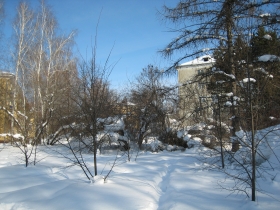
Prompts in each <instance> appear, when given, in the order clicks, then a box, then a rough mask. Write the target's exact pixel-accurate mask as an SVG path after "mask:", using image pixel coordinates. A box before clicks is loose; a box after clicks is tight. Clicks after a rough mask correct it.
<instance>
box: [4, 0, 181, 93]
mask: <svg viewBox="0 0 280 210" xmlns="http://www.w3.org/2000/svg"><path fill="white" fill-rule="evenodd" d="M18 2H19V0H6V2H5V3H6V5H5V9H6V11H5V12H6V24H5V30H6V31H7V34H8V31H9V30H11V21H12V19H13V18H14V17H15V13H16V6H17V4H18ZM28 2H29V3H31V5H32V6H36V5H38V0H28ZM46 3H47V4H48V5H50V6H51V8H52V10H53V12H54V14H55V16H56V18H57V20H58V23H59V26H60V29H61V30H62V32H64V33H69V32H70V31H71V30H77V32H78V33H77V36H76V38H75V40H76V45H77V49H79V51H80V53H81V54H82V55H83V56H84V57H86V54H87V55H88V57H90V48H91V40H92V38H93V37H94V36H95V29H96V25H97V23H98V17H99V15H100V12H101V11H102V12H101V17H100V22H99V28H98V43H97V59H98V61H99V63H101V64H102V62H103V61H104V60H105V59H106V58H107V56H108V54H109V52H110V50H111V48H112V47H113V46H114V48H113V51H112V55H111V59H110V61H111V63H114V62H116V61H118V63H117V65H116V66H115V68H114V70H113V72H112V74H111V77H110V81H111V84H112V85H113V87H114V88H117V87H118V86H123V85H124V84H126V83H127V81H128V80H133V79H134V78H135V76H137V75H138V74H139V72H140V71H141V69H142V68H144V67H146V66H147V65H148V64H153V65H156V66H159V67H160V68H164V67H166V66H168V65H169V64H170V63H171V62H170V61H168V60H165V59H164V58H162V57H161V55H160V54H159V53H157V51H158V50H159V49H162V48H164V46H165V45H166V44H167V43H168V42H169V41H171V39H172V38H174V37H176V34H173V33H170V32H168V26H167V25H165V23H164V21H162V17H161V16H160V15H159V14H158V12H157V11H160V10H161V9H162V6H163V5H164V4H166V5H169V6H174V5H175V4H176V3H177V1H176V0H46ZM4 33H5V31H4Z"/></svg>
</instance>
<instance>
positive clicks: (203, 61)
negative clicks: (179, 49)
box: [180, 55, 216, 66]
mask: <svg viewBox="0 0 280 210" xmlns="http://www.w3.org/2000/svg"><path fill="white" fill-rule="evenodd" d="M215 62H216V60H215V59H214V58H213V57H212V56H211V55H204V56H201V57H198V58H196V59H194V60H191V61H188V62H186V63H182V64H181V65H180V66H191V65H203V64H211V63H215Z"/></svg>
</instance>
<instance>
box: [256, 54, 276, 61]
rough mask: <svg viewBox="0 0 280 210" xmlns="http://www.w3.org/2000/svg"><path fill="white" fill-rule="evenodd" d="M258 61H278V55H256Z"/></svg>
mask: <svg viewBox="0 0 280 210" xmlns="http://www.w3.org/2000/svg"><path fill="white" fill-rule="evenodd" d="M258 61H260V62H268V61H270V62H275V61H276V62H277V61H280V57H278V56H276V55H262V56H260V57H258Z"/></svg>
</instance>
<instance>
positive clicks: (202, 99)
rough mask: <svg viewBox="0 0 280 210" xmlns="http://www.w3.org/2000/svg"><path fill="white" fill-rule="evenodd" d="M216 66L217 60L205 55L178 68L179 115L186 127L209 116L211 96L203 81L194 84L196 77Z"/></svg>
mask: <svg viewBox="0 0 280 210" xmlns="http://www.w3.org/2000/svg"><path fill="white" fill-rule="evenodd" d="M214 64H215V59H214V58H213V57H212V56H210V55H204V56H201V57H198V58H196V59H194V60H191V61H188V62H186V63H182V64H181V65H179V66H177V67H176V69H177V71H178V82H179V100H180V103H179V105H180V111H179V115H180V116H181V118H182V119H185V123H184V124H185V125H189V124H191V123H193V122H194V121H195V120H197V119H200V117H203V116H204V117H207V115H209V112H211V110H209V108H208V107H209V105H208V104H209V103H210V101H211V96H209V94H208V93H207V89H206V85H205V83H206V82H207V81H205V80H201V81H199V82H195V83H192V82H193V80H194V78H195V76H197V75H199V74H201V73H203V72H205V70H206V69H209V68H211V67H212V66H213V65H214Z"/></svg>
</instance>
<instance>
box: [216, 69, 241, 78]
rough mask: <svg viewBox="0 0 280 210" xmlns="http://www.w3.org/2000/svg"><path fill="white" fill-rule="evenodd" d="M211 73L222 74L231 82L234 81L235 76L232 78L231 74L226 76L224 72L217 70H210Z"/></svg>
mask: <svg viewBox="0 0 280 210" xmlns="http://www.w3.org/2000/svg"><path fill="white" fill-rule="evenodd" d="M212 72H213V73H214V74H223V75H225V76H227V77H229V78H231V79H232V80H235V76H234V75H233V74H227V73H226V72H224V71H219V70H214V69H212Z"/></svg>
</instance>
